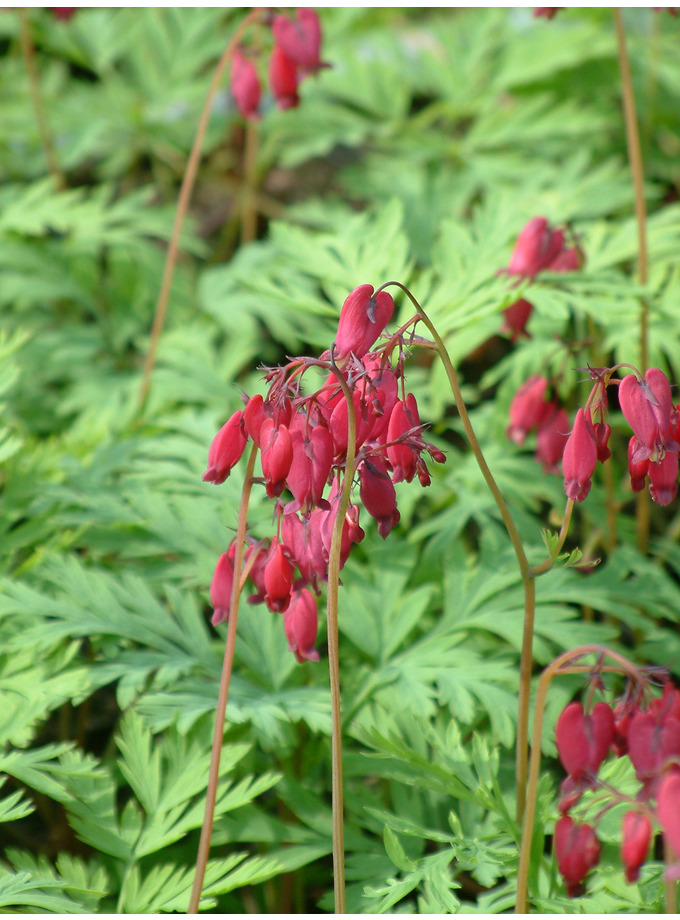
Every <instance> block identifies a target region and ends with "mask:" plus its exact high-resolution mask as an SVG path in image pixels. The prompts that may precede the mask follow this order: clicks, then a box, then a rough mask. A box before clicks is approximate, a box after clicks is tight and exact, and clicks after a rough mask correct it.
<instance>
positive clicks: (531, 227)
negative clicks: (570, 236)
mask: <svg viewBox="0 0 680 920" xmlns="http://www.w3.org/2000/svg"><path fill="white" fill-rule="evenodd" d="M563 245H564V233H563V231H562V230H551V228H550V226H549V224H548V221H547V220H546V219H545V217H533V218H532V219H531V220H530V221H529V223H528V224H526V225H525V227H524V228H523V229H522V231H521V233H520V235H519V236H518V237H517V242H516V244H515V248H514V250H513V252H512V256H511V258H510V264H509V265H508V272H509V273H510V274H511V275H521V276H522V277H523V278H534V277H535V276H536V275H537V274H538V272H540V271H541V270H542V269H544V268H547V267H548V266H549V265H550V263H551V262H552V261H553V260H554V259H556V258H557V256H558V255H559V253H560V251H561V250H562V246H563Z"/></svg>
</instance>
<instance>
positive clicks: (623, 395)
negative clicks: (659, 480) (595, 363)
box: [619, 367, 678, 462]
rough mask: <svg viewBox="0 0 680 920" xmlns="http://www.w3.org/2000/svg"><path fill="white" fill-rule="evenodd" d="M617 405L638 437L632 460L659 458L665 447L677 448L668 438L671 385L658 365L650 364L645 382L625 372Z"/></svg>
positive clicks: (653, 459)
mask: <svg viewBox="0 0 680 920" xmlns="http://www.w3.org/2000/svg"><path fill="white" fill-rule="evenodd" d="M619 405H620V406H621V411H622V412H623V414H624V416H625V418H626V421H627V422H628V424H629V425H630V427H631V428H632V429H633V434H634V435H635V437H636V438H637V440H638V444H637V447H636V450H635V453H634V454H633V460H634V461H635V462H637V461H640V460H646V459H649V460H651V461H652V462H654V461H656V460H662V459H663V457H664V454H665V453H666V451H667V450H676V451H677V450H678V445H677V444H676V443H675V442H674V441H672V440H671V438H670V429H671V410H672V408H673V405H672V402H671V385H670V383H669V382H668V378H667V377H666V375H665V374H664V373H663V371H660V370H659V369H658V367H650V369H649V370H648V371H647V373H646V374H645V379H644V382H641V381H640V380H638V378H637V377H636V376H635V374H628V375H626V376H625V377H624V378H623V380H622V381H621V383H620V384H619Z"/></svg>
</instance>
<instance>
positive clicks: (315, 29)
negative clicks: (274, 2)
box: [272, 7, 324, 74]
mask: <svg viewBox="0 0 680 920" xmlns="http://www.w3.org/2000/svg"><path fill="white" fill-rule="evenodd" d="M272 33H273V35H274V40H275V42H276V44H277V45H278V46H279V48H280V49H281V50H282V51H283V52H284V54H285V55H286V56H287V57H288V58H290V60H291V61H293V62H294V63H295V64H297V66H298V67H300V68H301V69H302V70H303V71H304V72H305V73H309V74H313V73H316V72H317V71H318V70H320V69H321V68H322V67H323V66H324V65H323V63H322V61H321V57H320V54H321V23H320V22H319V17H318V15H317V14H316V12H315V11H314V10H310V9H306V8H304V7H303V8H301V9H298V10H296V11H295V19H289V18H288V17H287V16H277V17H276V19H275V20H274V23H273V25H272Z"/></svg>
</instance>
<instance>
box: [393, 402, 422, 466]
mask: <svg viewBox="0 0 680 920" xmlns="http://www.w3.org/2000/svg"><path fill="white" fill-rule="evenodd" d="M414 428H418V429H419V428H420V417H419V415H418V404H417V403H416V398H415V396H414V395H413V393H407V394H406V400H405V401H402V400H399V401H398V402H397V404H396V406H395V407H394V409H393V410H392V415H391V417H390V422H389V425H388V426H387V442H388V447H387V459H388V460H389V461H390V464H391V466H392V482H402V480H403V481H405V482H411V480H412V479H413V477H414V476H415V475H416V464H417V462H418V456H419V452H418V450H414V447H413V446H412V445H411V444H409V439H408V438H407V437H406V435H407V434H408V432H409V431H411V430H412V429H414ZM419 435H420V432H418V435H417V436H419ZM400 438H401V439H403V440H402V441H401V442H400V441H399V439H400ZM411 440H412V439H411ZM394 441H396V442H398V443H391V442H394Z"/></svg>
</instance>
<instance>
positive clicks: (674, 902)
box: [663, 836, 678, 914]
mask: <svg viewBox="0 0 680 920" xmlns="http://www.w3.org/2000/svg"><path fill="white" fill-rule="evenodd" d="M663 858H664V863H665V864H666V868H668V867H669V866H670V865H672V864H673V863H676V862H677V860H678V857H677V856H676V854H675V853H674V852H673V848H672V846H671V845H670V843H669V842H668V840H667V839H666V837H665V836H664V840H663ZM664 889H665V890H664V894H665V901H666V913H667V914H677V912H678V883H677V882H676V881H675V879H668V880H667V881H666V882H665V883H664Z"/></svg>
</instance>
